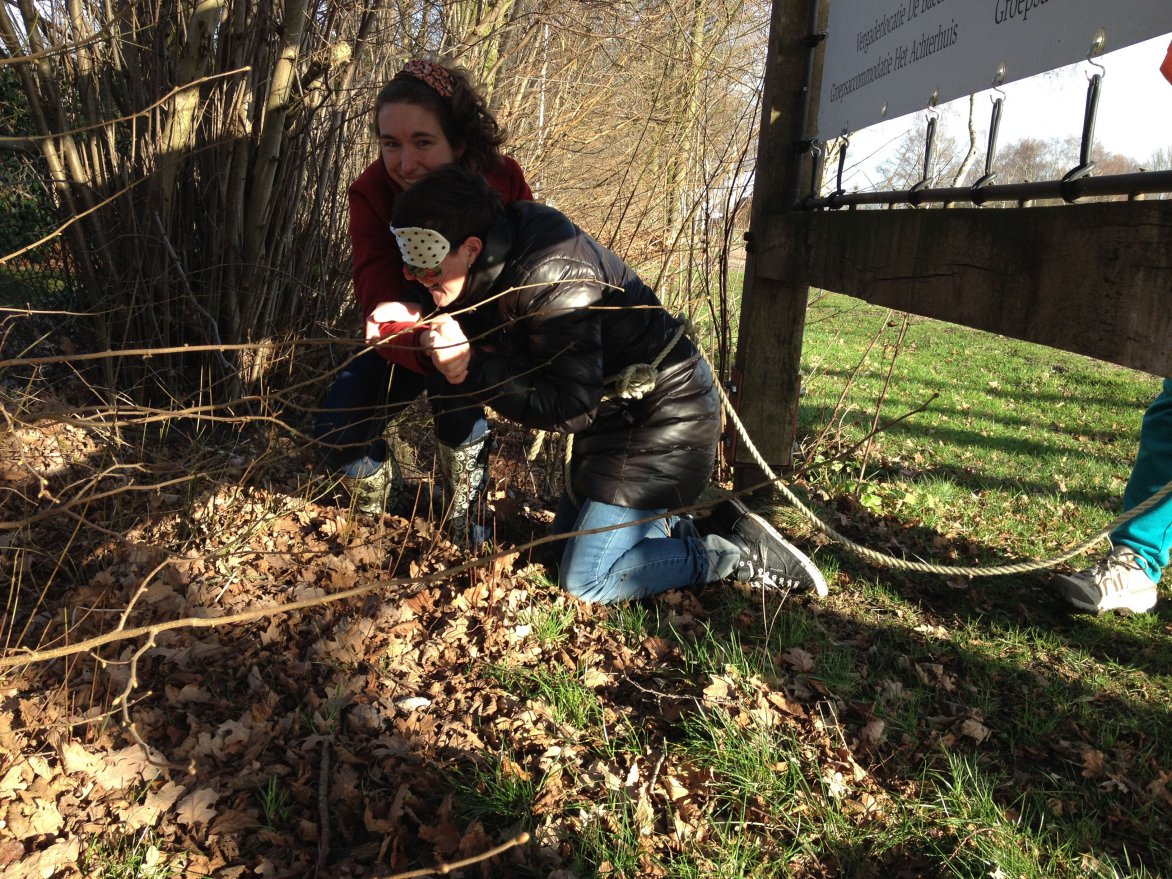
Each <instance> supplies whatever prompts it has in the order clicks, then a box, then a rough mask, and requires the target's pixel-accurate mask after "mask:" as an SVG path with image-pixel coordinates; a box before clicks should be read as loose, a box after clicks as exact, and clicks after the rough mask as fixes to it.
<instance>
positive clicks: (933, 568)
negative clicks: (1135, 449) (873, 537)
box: [700, 350, 1172, 577]
mask: <svg viewBox="0 0 1172 879" xmlns="http://www.w3.org/2000/svg"><path fill="white" fill-rule="evenodd" d="M700 356H701V357H704V359H705V361H707V360H708V358H707V356H706V355H705V354H704V352H703V350H701V351H700ZM708 365H709V368H711V367H712V364H711V363H709V364H708ZM713 374H714V375H715V370H713ZM716 389H717V391H718V392H719V393H720V399H721V402H722V403H723V404H724V409H725V412H727V413H728V416H729V418H730V419H731V420H732V423H733V426H735V427H736V429H737V433H738V434H739V435H740V437H741V439H742V440H744V442H745V448H747V449H748V450H749V453H750V454H751V455H752V456H753V460H754V461H756V462H757V465H758V466H759V467H760V468H761V469H762V471H764V473H765V475H766V476H767V477H769V480H770V481H771V482H772V484H773V485H774V486H775V487H776V488H777V489H778V490H779V491H780V492H781V494H782V497H784V498H785V500H786V501H788V502H789V504H790V505H791V506H793V507H794V509H796V510H797V511H798V512H799V513H801V514H802V516H803V517H804V518H805V519H806V520H807V521H809V522H810V524H811V525H813V526H814V527H815V528H816V529H817V530H818V531H821V532H822V533H823V534H825V535H826V536H827V537H829V538H830V539H831V540H833V541H834V542H835V543H838V544H840V545H841V546H843V547H844V548H846V549H847V550H849V551H850V552H852V553H854V554H855V555H857V556H859V557H860V558H864V559H866V560H867V561H869V562H872V563H874V564H876V565H880V566H882V567H886V568H894V569H895V570H899V571H918V572H920V573H924V574H945V575H949V576H961V577H1000V576H1004V575H1008V574H1024V573H1028V572H1030V571H1041V570H1047V569H1049V568H1053V567H1054V566H1056V565H1059V564H1061V563H1062V562H1065V561H1067V560H1068V559H1071V558H1073V557H1074V556H1076V555H1081V554H1082V553H1085V552H1087V551H1088V550H1090V549H1091V548H1092V547H1093V546H1094V545H1095V544H1097V543H1098V542H1099V541H1101V540H1104V539H1105V538H1107V537H1108V536H1110V534H1111V532H1113V531H1114V530H1115V529H1116V528H1118V527H1120V526H1121V525H1123V524H1124V523H1125V522H1129V521H1131V520H1132V519H1134V518H1135V517H1136V516H1139V515H1141V514H1143V513H1145V512H1147V511H1148V510H1150V509H1151V508H1152V507H1154V506H1155V505H1156V504H1158V503H1159V502H1160V501H1162V500H1164V498H1166V497H1167V496H1168V495H1169V494H1170V493H1172V482H1169V483H1168V484H1167V485H1165V486H1164V487H1163V488H1161V489H1160V490H1159V491H1158V492H1156V493H1155V494H1154V495H1152V496H1151V497H1150V498H1148V499H1147V500H1145V501H1144V502H1143V503H1141V504H1139V505H1138V506H1135V507H1133V508H1132V509H1130V510H1128V511H1127V512H1126V513H1123V514H1122V515H1119V516H1116V517H1115V519H1114V520H1112V521H1111V522H1110V523H1109V524H1108V525H1107V526H1105V527H1104V528H1101V529H1100V530H1099V531H1098V532H1097V533H1096V534H1095V535H1094V536H1093V537H1091V538H1090V539H1089V540H1086V541H1084V542H1083V543H1080V544H1079V545H1078V546H1076V547H1074V548H1073V549H1069V550H1067V551H1066V552H1064V553H1061V554H1060V555H1057V556H1054V557H1053V558H1050V559H1044V560H1041V561H1030V562H1020V563H1016V564H1004V565H991V566H985V567H980V566H977V567H965V566H962V565H934V564H930V563H928V562H913V561H908V560H907V559H901V558H896V557H895V556H892V555H887V554H885V553H881V552H876V551H875V550H873V549H867V547H865V546H861V545H860V544H858V543H855V542H854V541H853V540H851V539H850V538H849V537H846V536H844V535H842V534H840V533H839V532H837V531H835V530H834V528H832V527H831V526H830V525H828V524H826V523H825V522H823V521H822V520H821V519H820V518H818V514H817V513H815V512H814V511H813V510H811V509H809V508H808V507H807V506H806V505H805V504H803V503H802V501H801V499H800V498H798V496H797V495H795V494H794V493H793V492H792V491H791V490H790V488H789V486H787V485H786V484H785V480H783V479H782V478H781V477H780V476H778V475H777V474H776V473H774V472H773V469H772V468H771V467H770V466H769V464H768V463H767V462H766V461H765V459H764V458H763V457H762V456H761V453H760V452H759V451H758V450H757V447H756V446H755V445H754V444H753V440H752V439H750V438H749V432H748V431H747V430H746V429H745V425H744V424H743V423H742V422H741V419H740V417H739V416H738V415H737V413H736V410H735V409H734V408H733V405H732V401H730V400H729V398H728V395H727V394H726V393H725V391H724V388H723V387H722V386H721V383H720V382H719V381H717V382H716Z"/></svg>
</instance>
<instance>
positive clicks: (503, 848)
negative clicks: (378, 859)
mask: <svg viewBox="0 0 1172 879" xmlns="http://www.w3.org/2000/svg"><path fill="white" fill-rule="evenodd" d="M528 841H529V834H528V833H526V832H525V831H521V832H520V833H518V834H517V835H516V836H514V837H513V838H512V839H510V840H509V841H508V842H503V843H501V844H500V845H498V846H497V847H496V848H490V849H489V850H488V851H486V852H483V853H482V854H479V855H473V856H472V857H470V858H464V859H463V860H460V861H451V862H445V863H442V864H439V865H437V866H435V867H432V868H430V869H422V870H408V871H407V872H406V873H392V874H390V875H389V876H382V877H376V879H417V877H420V876H432V875H434V874H436V873H439V874H440V875H441V876H446V875H448V874H449V873H451V872H452V871H454V870H462V869H464V868H465V867H471V866H472V865H473V864H479V863H480V862H481V861H487V860H488V859H489V858H495V857H496V856H497V855H500V854H504V853H505V852H507V851H508V850H509V849H511V848H513V847H514V846H518V845H524V844H525V843H527V842H528Z"/></svg>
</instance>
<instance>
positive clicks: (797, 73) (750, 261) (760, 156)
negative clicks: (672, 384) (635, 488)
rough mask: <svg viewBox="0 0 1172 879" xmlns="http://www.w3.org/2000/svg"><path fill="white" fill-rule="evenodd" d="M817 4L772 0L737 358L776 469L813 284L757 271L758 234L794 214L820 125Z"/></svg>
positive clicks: (743, 462)
mask: <svg viewBox="0 0 1172 879" xmlns="http://www.w3.org/2000/svg"><path fill="white" fill-rule="evenodd" d="M818 7H819V3H818V0H774V2H773V14H772V18H771V20H770V25H769V49H768V52H767V55H766V65H765V81H764V90H763V93H762V105H761V135H760V139H759V140H758V146H757V164H756V169H755V172H754V175H755V176H754V183H753V209H752V213H751V219H750V225H749V232H748V234H747V235H746V239H747V241H748V246H747V250H748V253H747V259H746V263H745V284H744V290H743V293H742V298H741V319H740V329H739V332H738V335H737V351H736V356H735V358H734V361H733V375H732V379H733V383H734V384H735V386H736V396H737V398H738V399H739V405H738V412H739V414H740V417H741V420H742V421H743V422H744V424H745V427H746V429H747V430H748V432H749V435H750V436H751V437H752V438H753V442H754V444H755V445H756V446H757V448H758V450H759V451H760V452H761V453H762V455H763V456H764V458H765V460H766V462H767V463H768V464H769V465H770V467H772V468H773V469H774V470H778V469H779V468H786V467H788V466H789V464H790V449H791V447H792V444H793V437H794V429H795V427H796V423H795V422H796V414H797V399H798V384H799V378H798V373H799V367H800V364H801V356H802V331H803V328H804V326H805V320H806V299H807V295H808V292H809V288H808V287H807V286H806V285H805V284H804V283H802V282H801V281H800V280H795V279H779V278H776V277H771V278H767V277H764V276H762V274H761V273H760V272H759V271H758V270H757V263H758V260H759V258H760V254H759V253H758V252H757V250H756V249H755V247H754V244H755V242H754V240H753V236H754V234H755V232H756V231H757V230H758V229H759V228H761V226H762V221H763V218H765V217H767V216H776V215H785V214H788V213H792V212H793V211H794V209H795V206H796V202H797V200H798V198H799V196H800V192H801V185H802V177H803V167H804V166H805V163H806V161H808V158H807V156H808V153H807V151H806V150H804V149H803V147H802V145H801V144H802V140H803V138H805V137H806V136H807V134H808V133H811V132H813V131H814V129H815V124H816V118H817V94H818V92H817V88H818V85H819V83H820V79H821V77H820V71H816V74H817V75H815V76H814V77H813V80H812V81H811V83H810V93H811V97H810V98H809V99H808V100H807V91H806V78H807V60H808V57H809V53H810V51H811V49H810V46H809V43H808V39H809V37H810V34H811V30H812V26H813V25H814V24H815V18H814V16H815V13H816V10H818ZM824 14H825V12H822V13H821V14H820V15H819V18H820V19H821V18H822V16H824ZM807 105H808V106H809V112H810V114H811V116H812V117H813V118H811V119H810V120H809V122H808V124H807V123H806V121H805V120H803V118H802V117H803V114H804V113H805V112H806V110H807ZM806 179H807V180H808V179H809V177H808V172H807V178H806ZM774 258H776V256H775V257H774ZM787 261H788V260H787ZM734 448H735V449H736V451H735V454H734V460H733V485H734V487H735V488H737V489H743V488H750V487H752V486H755V485H760V484H761V483H762V482H763V481H764V479H765V476H764V472H763V471H762V470H761V468H760V467H759V466H758V465H757V464H756V463H754V462H753V459H752V457H751V456H750V454H749V452H748V450H747V449H746V448H745V444H744V442H743V441H740V440H739V439H738V440H737V441H736V443H735V445H734Z"/></svg>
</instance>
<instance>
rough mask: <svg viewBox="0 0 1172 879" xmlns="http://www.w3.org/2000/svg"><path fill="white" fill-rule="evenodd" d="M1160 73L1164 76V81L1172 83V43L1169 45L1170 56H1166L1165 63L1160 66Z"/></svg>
mask: <svg viewBox="0 0 1172 879" xmlns="http://www.w3.org/2000/svg"><path fill="white" fill-rule="evenodd" d="M1160 73H1162V74H1164V79H1166V80H1168V82H1169V83H1172V43H1169V44H1168V54H1167V55H1165V56H1164V63H1163V64H1161V65H1160Z"/></svg>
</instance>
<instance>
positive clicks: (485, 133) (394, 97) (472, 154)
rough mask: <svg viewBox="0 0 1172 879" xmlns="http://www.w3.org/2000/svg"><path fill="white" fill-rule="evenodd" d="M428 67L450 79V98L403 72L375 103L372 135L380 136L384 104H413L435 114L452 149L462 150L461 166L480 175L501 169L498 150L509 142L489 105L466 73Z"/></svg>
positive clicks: (435, 64) (434, 64)
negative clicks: (380, 113) (379, 120)
mask: <svg viewBox="0 0 1172 879" xmlns="http://www.w3.org/2000/svg"><path fill="white" fill-rule="evenodd" d="M431 64H432V65H433V66H435V67H439V68H441V69H442V70H443V71H445V72H446V73H447V74H448V76H449V77H450V78H451V85H452V94H451V97H444V96H442V95H441V94H440V93H439V92H438V91H436V89H435V88H434V87H433V86H432V85H429V84H428V83H427V82H426V81H424V80H423V79H420V78H418V77H417V76H415V75H413V74H412V73H409V72H408V71H407V70H402V71H400V72H399V73H398V74H397V75H396V76H395V78H394V79H392V80H391V81H390V82H388V83H387V84H386V85H385V86H383V88H382V91H380V92H379V93H378V97H377V98H376V99H375V102H374V118H375V122H374V124H375V134H376V135H377V134H379V131H378V114H379V111H380V110H382V108H383V107H384V106H385V105H386V104H414V105H416V106H418V107H423V108H425V109H427V110H430V111H431V112H432V113H434V114H435V117H436V119H438V120H439V123H440V127H441V128H442V129H443V132H444V136H445V137H446V138H447V139H448V143H449V144H451V146H452V148H453V149H463V150H464V154H463V155H462V156H461V157H460V161H461V162H462V163H463V164H465V165H467V166H468V167H469V168H471V169H472V170H474V171H479V172H480V173H482V174H484V173H487V172H489V171H495V170H496V169H497V168H499V167H500V165H501V161H502V159H501V151H500V147H501V145H502V144H504V142H505V140H506V139H507V138H508V134H507V132H506V131H505V130H504V129H503V128H502V127H501V126H500V124H499V123H498V122H497V121H496V117H495V116H493V115H492V113H491V111H489V109H488V102H487V101H485V100H484V98H483V97H481V95H480V92H479V91H478V90H477V89H476V86H474V85H473V83H472V77H471V76H470V75H469V73H468V72H467V71H466V70H464V69H463V68H460V67H450V66H448V65H446V64H439V63H437V62H434V61H433V62H431Z"/></svg>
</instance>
